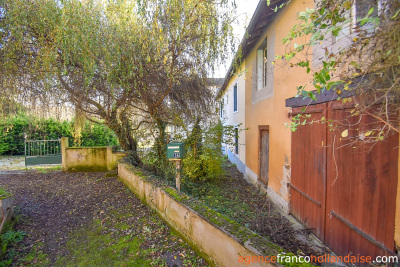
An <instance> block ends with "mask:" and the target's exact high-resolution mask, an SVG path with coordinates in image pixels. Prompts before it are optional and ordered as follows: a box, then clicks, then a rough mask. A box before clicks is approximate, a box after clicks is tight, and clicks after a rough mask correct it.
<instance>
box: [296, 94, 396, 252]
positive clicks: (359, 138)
mask: <svg viewBox="0 0 400 267" xmlns="http://www.w3.org/2000/svg"><path fill="white" fill-rule="evenodd" d="M351 104H352V103H350V105H349V104H347V106H345V105H343V104H342V101H332V102H328V103H323V104H317V105H312V106H308V107H307V109H306V111H305V112H304V113H303V114H304V115H306V114H309V115H310V116H311V117H310V118H308V119H307V122H308V123H309V122H311V121H313V120H314V119H315V120H321V118H322V117H325V118H326V120H333V121H335V122H336V123H335V125H334V126H335V127H334V128H330V127H327V126H326V124H323V123H321V122H319V123H312V124H306V125H304V126H300V127H298V129H297V131H296V132H294V133H292V180H291V190H290V193H291V198H290V212H291V214H293V215H294V216H295V217H296V218H298V219H299V220H300V221H301V222H303V223H304V224H305V226H306V227H308V228H312V229H313V232H314V233H315V235H316V236H317V237H319V238H320V239H321V240H322V241H324V242H325V243H326V244H327V245H328V246H329V247H330V248H332V250H333V251H335V252H336V253H337V254H339V255H343V256H345V255H347V254H352V255H357V254H360V255H364V256H371V257H373V258H374V257H375V256H381V255H390V254H393V251H394V224H395V207H396V194H397V191H396V189H397V181H398V177H397V176H398V172H397V170H398V166H397V165H398V149H399V148H398V147H399V135H398V134H396V135H392V136H391V137H389V138H387V139H385V140H384V141H382V142H378V143H376V142H375V143H368V141H367V139H368V138H370V137H369V136H366V135H365V134H366V133H367V132H369V131H370V130H371V129H373V128H374V126H376V125H377V123H378V122H377V121H376V120H375V119H374V118H372V117H371V116H369V115H362V116H351V110H352V109H353V108H352V107H351ZM302 110H303V108H293V114H298V113H302ZM326 120H325V121H326ZM346 129H347V130H348V133H347V135H346V134H344V135H343V136H342V132H343V131H344V130H346ZM367 135H368V134H367Z"/></svg>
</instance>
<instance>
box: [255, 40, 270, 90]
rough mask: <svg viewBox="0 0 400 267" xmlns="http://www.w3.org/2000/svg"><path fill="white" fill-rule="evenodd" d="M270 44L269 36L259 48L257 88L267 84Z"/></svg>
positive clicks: (259, 88)
mask: <svg viewBox="0 0 400 267" xmlns="http://www.w3.org/2000/svg"><path fill="white" fill-rule="evenodd" d="M267 63H268V45H267V38H265V40H264V41H263V42H262V44H261V45H260V46H259V47H258V49H257V90H261V89H263V88H264V87H266V86H267V81H268V67H267Z"/></svg>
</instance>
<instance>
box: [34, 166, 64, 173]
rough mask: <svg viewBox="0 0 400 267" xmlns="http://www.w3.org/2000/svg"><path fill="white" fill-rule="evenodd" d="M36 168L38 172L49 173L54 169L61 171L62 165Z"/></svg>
mask: <svg viewBox="0 0 400 267" xmlns="http://www.w3.org/2000/svg"><path fill="white" fill-rule="evenodd" d="M33 169H34V170H36V171H37V172H38V173H42V174H45V173H49V172H52V171H59V170H61V165H57V166H48V167H34V168H33Z"/></svg>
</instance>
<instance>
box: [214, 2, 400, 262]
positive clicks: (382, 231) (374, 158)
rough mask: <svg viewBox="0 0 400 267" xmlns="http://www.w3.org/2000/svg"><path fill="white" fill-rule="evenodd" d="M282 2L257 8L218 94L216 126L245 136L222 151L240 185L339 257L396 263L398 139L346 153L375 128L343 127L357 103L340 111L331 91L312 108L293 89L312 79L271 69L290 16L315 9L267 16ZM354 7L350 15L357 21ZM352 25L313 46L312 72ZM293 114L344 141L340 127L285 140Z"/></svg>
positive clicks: (360, 122) (312, 129) (309, 129)
mask: <svg viewBox="0 0 400 267" xmlns="http://www.w3.org/2000/svg"><path fill="white" fill-rule="evenodd" d="M371 1H372V0H371ZM372 2H374V1H372ZM378 2H379V1H378ZM282 3H283V1H271V4H270V6H267V4H266V1H260V3H259V5H258V7H257V9H256V11H255V13H254V15H253V18H252V20H251V22H250V24H249V26H248V28H247V33H246V35H245V37H244V38H243V40H242V43H241V46H240V52H238V54H241V55H242V57H241V58H240V60H236V61H234V63H233V64H232V66H231V68H230V69H229V71H228V73H227V75H226V78H225V81H224V84H223V85H222V87H221V89H220V92H219V100H220V102H221V108H222V112H221V118H222V119H223V121H224V123H225V124H228V125H240V127H241V128H242V129H246V130H245V131H238V134H239V136H238V138H237V141H236V140H235V143H237V146H235V147H228V146H226V148H225V152H226V154H227V155H228V157H229V159H230V160H231V161H232V162H233V163H235V164H236V166H237V167H238V169H239V170H240V171H241V172H242V173H243V174H244V178H245V179H246V180H247V181H248V182H250V183H252V184H254V185H256V186H257V187H258V188H260V189H261V190H263V191H265V192H267V193H268V197H269V198H270V199H271V200H272V201H273V202H274V203H275V204H276V205H277V206H278V207H279V208H280V209H282V210H283V211H284V212H286V213H290V214H291V215H293V216H294V217H296V218H297V219H298V220H299V221H301V222H302V223H303V224H304V225H305V226H306V227H307V228H309V229H313V233H314V234H315V235H316V236H317V237H318V238H319V239H321V240H322V241H323V242H324V243H326V244H327V245H328V246H330V247H331V248H332V249H333V251H335V252H336V253H338V254H339V255H347V254H352V255H357V254H360V255H369V256H379V255H387V256H393V255H396V253H398V251H399V249H400V183H399V181H398V180H399V177H400V170H399V168H398V165H399V163H400V161H399V158H400V157H399V135H398V134H397V135H393V136H391V137H390V139H387V140H386V141H385V142H382V143H380V144H378V145H374V146H373V147H367V146H364V144H363V142H359V144H358V145H357V146H349V145H348V144H352V142H354V143H355V142H356V141H357V140H356V139H354V138H359V139H360V140H361V141H362V135H363V134H364V133H366V132H367V131H369V130H370V128H369V127H371V125H373V124H374V123H376V122H375V121H374V119H373V118H371V117H368V116H361V117H356V116H354V117H352V118H351V119H350V120H349V115H348V114H350V112H351V109H352V108H353V107H354V103H355V102H356V101H357V97H356V96H352V97H353V100H354V101H353V102H352V103H347V104H344V103H342V101H340V100H338V99H340V98H339V96H338V95H336V94H335V93H334V92H331V91H328V92H327V93H326V94H323V95H320V96H318V99H317V101H310V100H304V101H303V100H302V101H300V100H299V99H301V98H296V97H294V96H295V95H296V94H297V87H298V86H299V85H304V84H308V83H312V80H313V77H312V75H311V73H313V71H311V72H310V74H306V73H305V71H304V69H302V68H298V67H295V66H291V65H290V64H276V65H275V64H274V61H275V57H276V56H278V55H279V56H280V55H284V54H285V53H287V51H288V48H287V47H286V46H285V45H282V39H284V38H285V37H286V35H287V33H288V32H289V30H290V29H291V28H292V27H293V25H295V24H296V23H297V21H296V18H297V14H298V12H301V11H304V10H306V8H312V7H313V6H314V1H308V0H307V1H291V2H290V3H289V4H288V5H286V6H285V7H283V8H281V9H278V10H277V12H275V11H274V10H273V9H274V8H275V6H280V5H281V4H282ZM360 3H361V2H360ZM357 4H359V3H355V4H354V8H353V9H352V13H351V14H349V16H357V15H355V14H357V7H358V6H357ZM354 23H355V22H354V20H353V19H351V22H350V26H349V27H350V28H345V29H344V30H342V32H340V34H339V36H338V37H333V36H332V37H331V38H332V39H329V40H323V41H321V43H320V45H318V46H315V47H314V49H313V51H312V53H313V66H312V68H314V69H318V68H319V67H320V66H321V62H322V61H321V59H323V57H324V49H325V47H328V48H327V49H329V50H330V52H332V53H334V54H335V53H337V52H338V51H339V49H340V48H341V47H344V46H346V45H347V44H349V43H350V42H351V40H352V39H353V38H354V33H353V32H352V29H351V27H353V26H352V25H353V24H354ZM300 43H301V40H300V41H299V42H298V44H300ZM297 57H301V55H297ZM298 59H299V60H301V58H298ZM342 91H343V90H342ZM298 113H303V114H307V115H309V116H310V118H312V119H316V120H321V118H323V117H324V118H330V119H333V120H337V121H340V120H342V121H346V123H348V125H347V129H348V131H349V136H348V137H347V138H344V137H342V136H341V134H340V133H341V131H343V130H345V129H346V128H343V127H344V125H345V124H343V125H342V128H341V127H338V129H337V130H336V132H331V131H329V129H327V127H326V126H325V125H322V124H313V125H306V126H302V127H299V129H298V130H297V131H296V132H295V133H292V132H291V130H290V129H289V128H287V127H286V126H285V123H287V124H290V122H291V116H293V115H296V114H298ZM349 121H350V122H352V123H349ZM354 125H357V127H354ZM339 130H340V131H339ZM352 138H353V139H352ZM357 142H358V141H357ZM355 147H358V149H354V148H355ZM339 148H340V149H339Z"/></svg>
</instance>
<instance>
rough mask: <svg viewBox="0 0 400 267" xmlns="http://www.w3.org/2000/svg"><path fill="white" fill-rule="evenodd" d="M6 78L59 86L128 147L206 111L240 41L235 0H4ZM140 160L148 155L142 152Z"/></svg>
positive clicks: (54, 89) (53, 89)
mask: <svg viewBox="0 0 400 267" xmlns="http://www.w3.org/2000/svg"><path fill="white" fill-rule="evenodd" d="M0 6H1V7H2V9H1V10H2V11H1V20H0V29H1V31H0V38H1V39H0V79H1V81H2V82H3V83H7V84H8V85H9V88H10V90H11V89H13V90H16V91H19V92H24V91H29V92H30V93H31V94H34V95H38V96H39V95H41V94H43V93H49V92H50V93H52V94H53V96H54V97H56V98H57V97H63V98H65V99H67V100H68V101H70V102H71V103H73V104H74V105H75V106H76V107H77V108H78V109H79V110H80V111H81V112H83V113H84V114H85V116H86V117H87V118H89V119H90V120H92V121H97V122H103V123H105V124H106V125H107V126H108V127H109V128H111V129H112V130H113V131H114V132H115V134H116V135H117V137H118V139H119V142H120V144H121V146H122V147H123V148H124V149H125V150H131V151H134V152H135V151H136V150H137V137H136V135H135V133H136V132H137V130H139V129H143V128H153V129H156V130H157V129H158V134H159V135H160V136H161V138H163V137H162V135H163V134H164V133H163V129H164V126H165V123H170V122H173V121H176V118H177V117H179V118H181V119H182V118H185V119H187V120H189V119H190V118H192V117H197V116H202V115H204V111H207V110H208V108H209V105H208V101H211V99H212V94H211V92H210V91H209V90H208V88H207V86H206V82H205V81H206V78H207V73H208V72H209V71H210V70H212V69H213V67H214V66H215V65H216V64H218V63H221V62H223V61H224V59H225V58H226V56H227V55H228V53H229V52H230V50H229V49H227V48H228V47H231V48H233V46H228V45H227V44H228V43H230V42H232V41H233V37H232V36H233V35H232V28H231V26H230V25H231V20H232V17H233V14H234V6H232V5H231V4H230V3H228V1H227V0H219V1H214V0H204V1H192V0H187V1H181V0H149V1H142V0H136V1H133V0H132V1H129V0H119V1H101V0H62V1H56V0H37V1H28V0H7V1H4V0H0ZM136 160H137V162H140V159H139V158H138V157H137V156H136Z"/></svg>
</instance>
